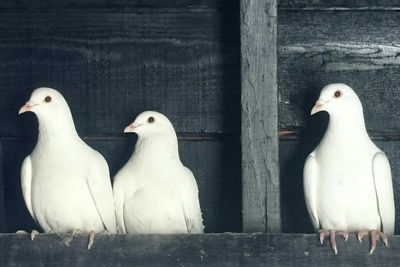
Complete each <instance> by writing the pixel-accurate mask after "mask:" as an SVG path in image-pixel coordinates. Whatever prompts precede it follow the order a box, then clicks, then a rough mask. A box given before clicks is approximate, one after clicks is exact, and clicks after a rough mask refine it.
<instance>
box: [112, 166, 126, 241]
mask: <svg viewBox="0 0 400 267" xmlns="http://www.w3.org/2000/svg"><path fill="white" fill-rule="evenodd" d="M121 171H122V170H121ZM121 171H120V172H118V173H117V175H115V177H114V187H113V192H114V202H115V215H116V217H117V224H118V232H120V233H123V234H126V227H125V220H124V202H125V201H124V188H125V187H124V184H123V182H124V180H123V179H122V177H119V178H118V176H119V175H120V173H121Z"/></svg>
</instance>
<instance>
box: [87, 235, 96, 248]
mask: <svg viewBox="0 0 400 267" xmlns="http://www.w3.org/2000/svg"><path fill="white" fill-rule="evenodd" d="M94 237H95V233H94V232H93V231H91V232H90V233H89V243H88V250H89V249H90V248H91V247H92V246H93V243H94Z"/></svg>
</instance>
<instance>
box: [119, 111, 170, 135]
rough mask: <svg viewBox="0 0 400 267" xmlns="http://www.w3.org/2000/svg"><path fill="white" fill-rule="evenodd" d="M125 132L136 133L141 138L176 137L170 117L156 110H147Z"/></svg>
mask: <svg viewBox="0 0 400 267" xmlns="http://www.w3.org/2000/svg"><path fill="white" fill-rule="evenodd" d="M124 133H136V134H137V135H138V136H139V138H142V137H143V138H146V137H153V136H155V137H162V136H171V137H172V138H176V134H175V130H174V127H173V126H172V124H171V122H170V121H169V119H168V118H167V117H166V116H164V115H163V114H161V113H159V112H156V111H145V112H143V113H141V114H139V116H137V117H136V119H135V121H134V122H133V123H131V124H130V125H128V126H127V127H126V128H125V130H124Z"/></svg>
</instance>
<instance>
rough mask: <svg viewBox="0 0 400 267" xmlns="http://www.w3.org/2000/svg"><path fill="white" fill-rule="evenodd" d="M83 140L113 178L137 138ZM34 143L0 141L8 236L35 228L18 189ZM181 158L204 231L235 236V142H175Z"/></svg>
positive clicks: (238, 188) (238, 224)
mask: <svg viewBox="0 0 400 267" xmlns="http://www.w3.org/2000/svg"><path fill="white" fill-rule="evenodd" d="M84 140H85V141H86V142H87V143H88V144H89V145H90V146H92V147H93V148H94V149H96V150H98V151H99V152H100V153H102V154H103V155H104V157H105V158H106V160H107V162H108V164H109V167H110V172H111V175H112V176H113V175H115V173H116V172H117V171H118V170H119V169H120V168H121V167H122V166H123V164H125V162H126V161H127V160H128V159H129V157H130V156H131V154H132V152H133V149H134V144H135V142H136V137H135V135H129V136H120V137H104V138H85V139H84ZM35 142H36V141H35V140H34V139H30V138H26V139H8V140H5V141H3V144H4V145H3V146H4V149H3V150H4V154H3V157H4V158H5V159H6V160H5V161H4V175H5V176H4V177H5V181H4V187H5V192H4V193H5V209H6V216H5V219H6V222H7V232H15V231H16V230H19V229H25V230H31V229H33V228H35V225H34V222H33V221H32V219H31V217H30V215H29V212H28V211H27V209H26V207H25V203H24V201H23V199H22V192H21V186H20V168H21V164H22V161H23V159H24V158H25V156H26V155H29V153H30V152H31V150H32V148H33V147H34V145H35ZM180 156H181V161H182V163H183V164H184V165H185V166H187V167H188V168H190V169H191V170H192V172H193V174H194V176H195V178H196V180H197V184H198V187H199V196H200V205H201V208H202V212H203V219H204V225H205V226H206V228H205V231H206V232H225V231H231V232H240V231H241V177H240V142H239V140H238V139H228V140H209V141H185V140H184V141H180ZM71 197H73V196H71ZM0 211H1V210H0ZM3 221H4V217H1V218H0V222H3ZM0 247H1V246H0Z"/></svg>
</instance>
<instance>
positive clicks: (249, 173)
mask: <svg viewBox="0 0 400 267" xmlns="http://www.w3.org/2000/svg"><path fill="white" fill-rule="evenodd" d="M240 15H241V54H242V58H241V59H242V137H241V140H242V175H243V176H242V185H243V187H242V188H243V189H242V190H243V231H244V232H259V231H262V232H264V231H267V232H280V229H281V219H280V189H279V158H278V156H279V154H278V153H279V152H278V93H277V55H276V30H277V0H241V7H240Z"/></svg>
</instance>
